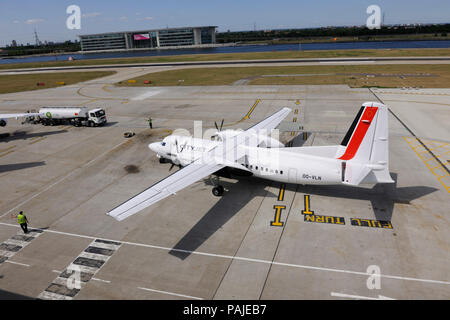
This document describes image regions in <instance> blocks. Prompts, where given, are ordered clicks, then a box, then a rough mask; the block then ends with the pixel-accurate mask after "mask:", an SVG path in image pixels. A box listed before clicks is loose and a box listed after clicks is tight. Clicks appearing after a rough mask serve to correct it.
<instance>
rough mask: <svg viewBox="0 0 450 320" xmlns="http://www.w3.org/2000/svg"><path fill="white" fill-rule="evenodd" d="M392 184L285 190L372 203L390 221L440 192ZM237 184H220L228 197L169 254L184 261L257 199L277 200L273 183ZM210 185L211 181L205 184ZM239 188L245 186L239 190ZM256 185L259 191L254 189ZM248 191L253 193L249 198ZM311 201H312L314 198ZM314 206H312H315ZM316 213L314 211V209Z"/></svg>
mask: <svg viewBox="0 0 450 320" xmlns="http://www.w3.org/2000/svg"><path fill="white" fill-rule="evenodd" d="M391 177H392V179H394V181H395V183H393V184H378V185H375V186H374V187H373V188H371V189H365V188H358V187H350V186H342V185H325V186H319V185H298V186H296V185H292V184H288V185H286V190H292V191H295V190H296V191H297V193H304V194H309V195H318V196H324V197H330V198H331V199H330V200H332V198H343V199H357V200H367V201H370V202H371V205H372V208H373V212H374V216H375V219H376V220H383V221H391V219H392V213H393V211H394V205H395V203H401V204H410V202H411V201H412V200H414V199H418V198H420V197H423V196H425V195H427V194H430V193H432V192H435V191H437V190H438V189H436V188H432V187H427V186H413V187H400V188H398V187H397V174H396V173H392V172H391ZM250 179H253V180H257V181H258V182H259V183H255V181H253V182H252V181H250V180H247V179H241V180H238V181H237V182H236V183H227V182H226V181H221V184H222V185H223V186H224V187H225V188H226V189H229V191H227V192H226V193H225V195H224V196H223V197H222V198H220V200H219V201H218V202H217V203H216V204H215V205H214V206H213V207H212V208H211V209H210V210H209V211H208V212H207V213H206V214H205V215H204V216H203V217H202V218H201V219H200V220H199V221H198V222H197V223H196V224H195V226H193V227H192V228H191V230H189V232H188V233H186V234H185V235H184V237H183V238H182V239H181V240H180V241H178V243H177V244H176V245H175V246H174V247H173V248H172V250H171V251H169V254H171V255H173V256H175V257H178V258H180V259H182V260H184V259H186V258H187V257H189V255H190V254H191V253H192V252H193V251H196V250H197V249H198V248H199V247H200V246H201V245H202V244H203V243H204V242H205V241H206V240H207V239H208V238H209V237H210V236H212V235H213V234H214V233H215V232H216V231H217V230H219V229H220V228H221V227H222V226H223V225H224V224H225V223H226V222H227V221H228V220H230V219H231V218H232V217H233V216H234V215H235V214H236V213H238V212H239V211H240V210H241V209H242V208H243V207H244V206H245V205H246V204H247V203H248V202H249V201H250V199H252V198H253V197H255V196H262V197H264V196H268V197H277V195H275V194H272V193H271V192H268V191H267V190H265V187H266V186H269V185H270V183H271V182H270V181H267V180H262V179H257V178H250ZM205 182H206V184H208V181H205ZM237 184H244V185H242V186H239V187H238V186H237ZM255 185H257V187H256V188H255ZM242 188H245V190H251V191H250V192H251V193H250V195H249V194H248V193H247V192H242V190H243V189H242ZM204 192H207V190H205V191H204ZM312 201H314V200H313V198H312ZM313 205H314V203H313V202H312V206H313ZM312 209H314V208H312ZM317 214H324V215H334V213H333V212H318V213H317Z"/></svg>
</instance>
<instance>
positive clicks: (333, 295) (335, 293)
mask: <svg viewBox="0 0 450 320" xmlns="http://www.w3.org/2000/svg"><path fill="white" fill-rule="evenodd" d="M331 296H332V297H340V298H350V299H357V300H395V299H393V298H389V297H385V296H382V295H378V298H374V297H364V296H355V295H351V294H345V293H339V292H331Z"/></svg>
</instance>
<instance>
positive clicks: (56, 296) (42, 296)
mask: <svg viewBox="0 0 450 320" xmlns="http://www.w3.org/2000/svg"><path fill="white" fill-rule="evenodd" d="M38 299H44V300H73V299H72V297H68V296H63V295H62V294H57V293H53V292H48V291H44V292H42V293H41V294H40V295H38Z"/></svg>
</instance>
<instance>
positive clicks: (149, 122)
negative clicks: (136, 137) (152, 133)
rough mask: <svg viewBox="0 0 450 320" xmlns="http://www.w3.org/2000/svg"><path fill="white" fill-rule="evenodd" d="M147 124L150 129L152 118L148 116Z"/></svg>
mask: <svg viewBox="0 0 450 320" xmlns="http://www.w3.org/2000/svg"><path fill="white" fill-rule="evenodd" d="M148 125H149V127H150V129H153V126H152V118H148Z"/></svg>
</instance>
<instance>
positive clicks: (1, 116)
mask: <svg viewBox="0 0 450 320" xmlns="http://www.w3.org/2000/svg"><path fill="white" fill-rule="evenodd" d="M40 115H42V113H2V114H0V119H7V118H21V117H33V116H40Z"/></svg>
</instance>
